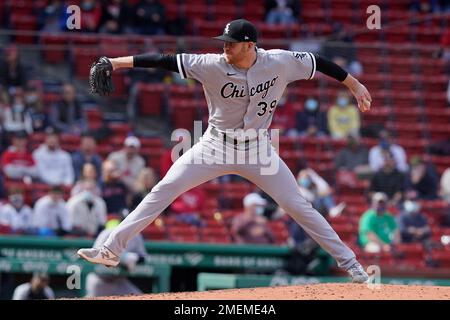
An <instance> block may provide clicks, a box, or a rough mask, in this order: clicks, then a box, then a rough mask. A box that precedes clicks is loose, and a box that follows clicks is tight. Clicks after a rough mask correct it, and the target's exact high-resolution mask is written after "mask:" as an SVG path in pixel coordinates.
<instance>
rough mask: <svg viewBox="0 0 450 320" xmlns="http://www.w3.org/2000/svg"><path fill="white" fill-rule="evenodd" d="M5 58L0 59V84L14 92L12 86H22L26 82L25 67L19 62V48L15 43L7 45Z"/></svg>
mask: <svg viewBox="0 0 450 320" xmlns="http://www.w3.org/2000/svg"><path fill="white" fill-rule="evenodd" d="M4 55H5V59H4V60H3V59H2V60H1V61H0V84H1V85H3V86H4V87H6V88H8V89H10V90H9V93H10V94H11V93H13V92H14V88H16V87H22V88H24V87H25V86H26V84H27V73H26V69H25V67H24V66H23V65H22V64H21V63H20V59H19V50H18V49H17V47H16V46H15V45H11V46H9V47H7V48H6V49H5V51H4Z"/></svg>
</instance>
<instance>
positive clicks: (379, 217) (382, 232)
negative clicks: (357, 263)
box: [359, 192, 399, 253]
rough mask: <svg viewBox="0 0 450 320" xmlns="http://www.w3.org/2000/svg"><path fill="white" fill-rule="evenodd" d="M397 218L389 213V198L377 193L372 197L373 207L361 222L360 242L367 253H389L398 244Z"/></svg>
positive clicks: (362, 217) (364, 214) (365, 213)
mask: <svg viewBox="0 0 450 320" xmlns="http://www.w3.org/2000/svg"><path fill="white" fill-rule="evenodd" d="M398 240H399V234H398V227H397V223H396V222H395V217H394V216H393V215H392V214H391V213H389V212H388V211H387V196H386V194H384V193H382V192H377V193H375V194H374V195H373V196H372V207H371V208H370V209H369V210H367V211H366V212H364V213H363V215H362V216H361V219H360V220H359V241H360V244H361V246H362V247H363V248H364V250H365V251H366V252H371V253H377V252H380V251H385V252H388V251H390V250H391V245H392V244H395V243H398Z"/></svg>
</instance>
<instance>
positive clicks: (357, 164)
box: [334, 134, 372, 175]
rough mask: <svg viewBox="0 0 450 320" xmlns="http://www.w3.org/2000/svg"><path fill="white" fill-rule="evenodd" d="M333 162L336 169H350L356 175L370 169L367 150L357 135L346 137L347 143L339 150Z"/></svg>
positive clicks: (368, 171) (364, 173)
mask: <svg viewBox="0 0 450 320" xmlns="http://www.w3.org/2000/svg"><path fill="white" fill-rule="evenodd" d="M334 164H335V167H336V169H338V170H351V171H353V172H355V173H356V174H358V175H367V174H369V173H370V172H371V171H372V170H371V169H370V166H369V150H368V149H367V148H366V147H365V146H364V145H363V144H361V139H360V137H359V136H357V135H353V134H350V135H349V136H348V137H347V145H346V146H345V147H344V148H343V149H341V150H340V151H339V153H338V154H337V156H336V158H335V160H334Z"/></svg>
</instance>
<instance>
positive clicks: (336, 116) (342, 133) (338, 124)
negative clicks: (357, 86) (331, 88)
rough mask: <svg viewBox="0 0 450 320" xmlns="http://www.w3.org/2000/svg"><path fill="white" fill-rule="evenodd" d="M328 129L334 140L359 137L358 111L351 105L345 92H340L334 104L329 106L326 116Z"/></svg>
mask: <svg viewBox="0 0 450 320" xmlns="http://www.w3.org/2000/svg"><path fill="white" fill-rule="evenodd" d="M327 118H328V129H329V130H330V133H331V136H332V137H333V138H336V139H343V138H346V137H347V136H348V135H349V134H356V135H359V129H360V126H361V123H360V118H359V111H358V109H357V108H356V106H355V105H354V104H353V103H351V101H350V96H349V94H348V93H347V91H341V92H339V93H338V96H337V98H336V104H335V105H333V106H331V108H330V109H329V110H328V114H327Z"/></svg>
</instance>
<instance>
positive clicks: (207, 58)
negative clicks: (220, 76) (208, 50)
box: [177, 53, 217, 83]
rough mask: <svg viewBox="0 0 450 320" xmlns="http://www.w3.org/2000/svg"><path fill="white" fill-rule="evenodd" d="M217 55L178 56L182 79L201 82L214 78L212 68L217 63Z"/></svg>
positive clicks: (184, 54)
mask: <svg viewBox="0 0 450 320" xmlns="http://www.w3.org/2000/svg"><path fill="white" fill-rule="evenodd" d="M216 56H217V55H215V54H188V53H181V54H177V65H178V71H179V73H180V76H181V78H182V79H194V80H198V81H200V82H202V83H203V82H204V81H205V80H207V77H211V76H213V74H212V68H213V67H214V65H215V63H216V62H217V57H216Z"/></svg>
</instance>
